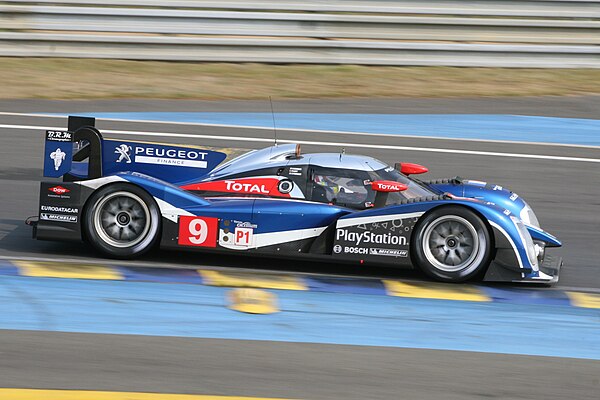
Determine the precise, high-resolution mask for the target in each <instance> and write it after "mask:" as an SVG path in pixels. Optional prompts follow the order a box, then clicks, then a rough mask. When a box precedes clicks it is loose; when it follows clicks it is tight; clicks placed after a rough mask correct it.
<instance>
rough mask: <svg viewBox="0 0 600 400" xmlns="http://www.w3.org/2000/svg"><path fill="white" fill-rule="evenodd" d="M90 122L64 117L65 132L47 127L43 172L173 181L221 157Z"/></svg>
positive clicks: (70, 177) (73, 177)
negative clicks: (108, 134) (118, 134)
mask: <svg viewBox="0 0 600 400" xmlns="http://www.w3.org/2000/svg"><path fill="white" fill-rule="evenodd" d="M95 122H96V121H95V119H94V118H89V117H76V116H69V122H68V128H67V130H66V131H56V130H48V131H46V136H45V138H46V143H45V150H44V176H46V177H51V178H60V177H62V179H63V181H64V182H73V181H81V180H88V179H96V178H100V177H103V176H107V175H112V174H115V173H118V172H139V173H143V174H146V175H149V176H152V177H154V178H157V179H161V180H164V181H166V182H170V183H178V182H183V181H189V180H190V179H195V178H201V177H202V176H204V175H206V174H208V173H209V172H210V171H212V170H213V169H214V168H215V167H217V165H219V164H220V163H221V162H222V161H223V160H224V159H225V158H226V154H225V153H221V152H217V151H212V150H205V149H202V148H198V147H194V146H180V145H171V144H163V143H152V142H138V141H124V140H115V139H105V138H103V137H102V134H101V133H100V131H99V130H98V129H96V127H95Z"/></svg>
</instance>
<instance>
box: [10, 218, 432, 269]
mask: <svg viewBox="0 0 600 400" xmlns="http://www.w3.org/2000/svg"><path fill="white" fill-rule="evenodd" d="M0 256H3V257H5V258H11V257H15V258H20V257H27V258H44V259H53V258H55V259H74V260H81V262H93V263H98V262H101V263H107V264H118V265H124V266H127V265H136V266H145V267H157V268H158V267H165V266H169V267H174V268H189V269H198V268H202V267H207V268H208V267H212V268H214V267H217V268H236V269H239V268H245V269H253V270H260V271H264V272H270V271H285V272H297V273H306V274H326V275H348V276H359V277H378V278H403V279H418V280H422V279H426V277H425V276H424V275H423V274H421V273H420V271H416V270H406V269H398V268H390V267H379V266H369V265H364V264H363V265H361V264H358V263H357V264H347V263H344V264H342V263H335V262H318V261H314V260H312V259H281V258H275V256H273V257H264V256H258V255H235V254H233V255H229V254H222V253H219V254H214V253H204V252H185V251H173V250H169V251H165V250H159V249H155V250H153V251H151V252H150V253H148V254H146V255H144V256H142V257H140V258H139V259H135V260H115V259H109V258H106V257H104V256H103V255H102V254H100V253H98V252H97V251H96V250H95V249H94V248H92V247H91V246H90V245H89V244H87V243H80V242H70V243H67V242H50V241H42V240H36V239H33V238H32V228H31V227H30V226H27V225H25V224H24V222H23V221H22V220H15V219H0Z"/></svg>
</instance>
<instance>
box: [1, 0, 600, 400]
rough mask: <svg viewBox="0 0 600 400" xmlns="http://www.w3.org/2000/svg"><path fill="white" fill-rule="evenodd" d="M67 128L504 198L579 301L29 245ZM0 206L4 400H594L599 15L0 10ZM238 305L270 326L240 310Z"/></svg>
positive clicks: (383, 271) (577, 6)
mask: <svg viewBox="0 0 600 400" xmlns="http://www.w3.org/2000/svg"><path fill="white" fill-rule="evenodd" d="M269 98H272V105H271V104H270V102H269ZM271 107H272V108H271ZM272 111H273V112H272ZM73 114H76V115H86V116H94V117H97V118H98V120H97V127H98V128H99V129H100V131H102V133H103V134H105V135H106V136H107V137H111V138H117V139H122V140H139V141H161V142H166V141H168V142H174V143H185V144H190V145H197V146H207V147H211V148H220V149H223V148H227V149H230V150H231V148H235V149H234V150H231V152H230V154H240V153H241V152H243V151H246V150H251V149H259V148H263V147H266V146H269V145H271V144H272V141H273V137H274V129H273V128H274V124H275V125H276V126H277V134H278V138H279V140H280V141H281V142H290V143H291V142H294V141H302V142H303V149H304V151H305V152H309V151H315V152H323V151H327V152H330V151H333V152H340V151H342V148H345V149H346V150H347V152H348V153H358V154H364V155H368V156H372V157H376V158H378V159H380V160H382V161H384V162H386V163H388V164H389V165H394V163H396V162H398V161H413V162H418V163H419V164H423V165H425V166H427V167H428V168H429V170H430V173H429V174H428V175H427V176H426V178H425V179H430V178H449V177H451V176H456V175H459V176H462V177H465V178H474V179H480V180H484V181H488V182H493V183H497V184H500V185H504V186H507V187H509V188H510V189H511V190H514V191H515V192H517V193H519V195H521V196H522V197H523V198H525V199H526V200H527V201H528V202H529V203H530V204H531V205H532V207H533V209H534V210H535V212H536V214H537V215H538V217H539V219H540V221H541V226H542V228H544V229H546V230H547V231H548V232H551V233H552V234H555V235H556V236H557V237H558V238H559V239H560V240H561V241H562V242H563V245H564V246H563V248H562V249H560V251H561V255H562V256H563V257H564V261H565V265H564V267H563V270H562V272H561V280H560V282H559V284H558V285H557V286H555V287H553V288H548V287H537V286H536V287H524V286H515V285H482V284H464V285H445V284H434V283H432V282H431V281H430V280H427V279H426V278H425V277H424V276H423V275H422V274H419V273H418V272H414V271H408V272H406V271H397V270H395V269H393V268H373V269H365V268H362V267H361V266H356V265H352V266H350V265H337V264H336V265H332V264H326V263H306V262H302V261H300V262H291V261H289V262H288V261H283V262H282V261H280V260H273V259H262V258H243V257H238V256H218V257H217V256H210V255H197V254H195V255H190V254H188V253H183V252H181V253H179V252H171V253H161V252H158V251H157V252H154V253H152V254H150V255H148V256H146V257H144V258H143V259H141V260H138V261H115V260H109V259H106V258H103V257H102V256H101V255H99V254H97V253H94V252H92V251H91V248H90V247H89V246H87V245H84V244H79V243H77V244H69V243H51V242H42V241H35V240H33V239H31V229H30V227H28V226H25V225H24V224H23V221H24V220H25V218H27V217H29V216H31V215H34V214H35V213H36V212H37V210H38V200H39V182H40V181H41V180H42V179H43V177H42V172H41V166H42V155H43V134H44V131H45V130H46V129H65V128H66V116H67V115H73ZM0 188H1V189H0V400H5V399H6V400H33V399H40V400H46V399H52V400H74V399H77V400H80V399H81V400H97V399H98V400H100V399H101V400H105V399H106V400H117V399H127V400H157V399H165V400H212V399H217V398H222V397H218V396H256V397H255V398H257V399H258V398H260V399H263V398H296V399H307V400H312V399H314V400H316V399H355V400H363V399H400V398H406V399H427V400H429V399H436V400H437V399H456V400H465V399H480V398H492V397H493V398H497V399H507V400H508V399H540V398H543V399H560V400H564V399H578V400H579V399H594V400H597V399H598V393H600V361H599V360H600V333H599V332H600V312H599V310H600V261H599V260H600V250H599V247H598V234H599V233H600V203H599V201H598V198H599V197H600V196H599V195H600V1H599V0H540V1H538V0H523V1H519V0H431V1H424V0H423V1H421V0H363V1H360V0H326V1H317V0H257V1H252V0H246V1H244V0H221V1H205V0H36V1H33V0H32V1H29V0H14V1H0ZM169 283H177V284H169ZM238 286H241V287H259V288H261V289H265V290H267V291H268V292H269V293H270V295H272V296H273V297H274V298H275V299H276V308H277V311H278V312H275V313H273V314H270V315H251V314H246V313H242V312H238V311H234V310H231V309H228V308H227V305H228V300H227V299H228V298H230V297H229V296H230V292H229V291H230V290H231V288H232V287H238ZM74 390H83V391H84V392H75V391H74ZM98 391H103V392H98ZM138 392H148V393H157V394H156V395H152V394H148V393H146V394H144V393H138ZM175 394H190V397H177V396H176V395H175ZM192 395H193V396H192ZM235 398H236V399H237V398H238V397H235ZM227 399H234V398H229V397H228V398H227Z"/></svg>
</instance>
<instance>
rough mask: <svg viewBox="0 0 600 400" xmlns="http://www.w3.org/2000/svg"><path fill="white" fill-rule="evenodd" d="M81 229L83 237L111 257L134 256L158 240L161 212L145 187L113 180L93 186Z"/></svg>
mask: <svg viewBox="0 0 600 400" xmlns="http://www.w3.org/2000/svg"><path fill="white" fill-rule="evenodd" d="M83 229H84V232H85V235H86V238H87V240H88V241H89V242H90V243H91V244H92V245H93V246H94V247H95V248H96V249H98V250H99V251H100V252H102V253H104V254H106V255H108V256H110V257H114V258H134V257H138V256H140V255H142V254H144V253H146V252H147V251H149V250H150V249H151V248H152V247H153V246H154V245H155V244H156V242H157V241H158V239H159V237H160V230H161V214H160V211H159V209H158V206H157V205H156V202H155V201H154V199H153V198H152V196H150V195H149V194H148V193H147V192H146V191H145V190H143V189H141V188H139V187H137V186H134V185H130V184H125V183H117V184H113V185H109V186H106V187H104V188H102V189H99V190H97V191H96V192H95V193H94V194H93V195H92V196H91V197H90V198H89V200H88V202H87V203H86V207H85V211H84V221H83Z"/></svg>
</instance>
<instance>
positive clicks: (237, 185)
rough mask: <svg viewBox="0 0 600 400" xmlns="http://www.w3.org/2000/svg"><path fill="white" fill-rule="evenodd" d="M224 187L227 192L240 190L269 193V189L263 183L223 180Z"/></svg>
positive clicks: (243, 191)
mask: <svg viewBox="0 0 600 400" xmlns="http://www.w3.org/2000/svg"><path fill="white" fill-rule="evenodd" d="M224 182H225V189H226V190H227V191H228V192H241V193H257V194H269V190H268V189H267V188H266V186H265V185H264V184H257V183H252V182H249V183H246V182H237V181H228V180H226V181H224Z"/></svg>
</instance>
